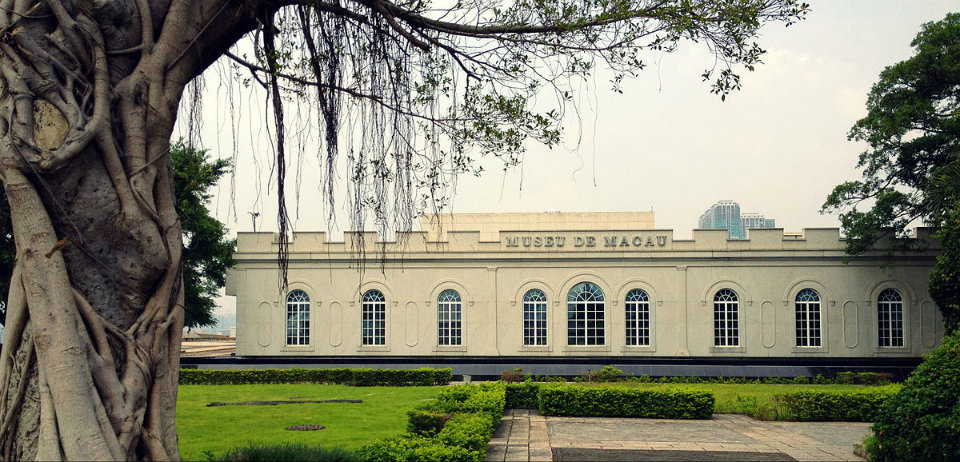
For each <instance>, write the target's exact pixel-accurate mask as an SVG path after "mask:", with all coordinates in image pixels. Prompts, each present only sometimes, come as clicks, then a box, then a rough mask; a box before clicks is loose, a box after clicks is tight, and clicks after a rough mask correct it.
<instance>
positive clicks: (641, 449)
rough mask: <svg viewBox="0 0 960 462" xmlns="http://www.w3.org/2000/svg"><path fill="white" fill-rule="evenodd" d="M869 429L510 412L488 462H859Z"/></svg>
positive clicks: (740, 419) (719, 418)
mask: <svg viewBox="0 0 960 462" xmlns="http://www.w3.org/2000/svg"><path fill="white" fill-rule="evenodd" d="M869 427H870V424H868V423H847V422H763V421H759V420H755V419H753V418H750V417H747V416H741V415H735V414H718V415H715V416H714V418H713V419H710V420H669V419H618V418H602V417H588V418H584V417H552V416H548V417H544V416H541V415H539V413H538V412H537V411H527V410H508V411H507V413H506V415H504V418H503V420H502V421H501V423H500V427H499V428H498V429H497V432H496V433H495V434H494V438H493V439H492V440H491V441H490V444H489V447H488V452H487V458H486V460H488V461H550V460H566V461H586V460H650V461H673V460H690V461H724V460H728V461H740V460H746V461H757V462H759V461H771V462H774V461H793V460H796V461H862V460H864V459H861V458H860V457H857V456H856V455H854V454H853V445H854V444H855V443H858V442H860V440H862V439H863V437H864V436H865V435H866V434H867V432H868V430H869Z"/></svg>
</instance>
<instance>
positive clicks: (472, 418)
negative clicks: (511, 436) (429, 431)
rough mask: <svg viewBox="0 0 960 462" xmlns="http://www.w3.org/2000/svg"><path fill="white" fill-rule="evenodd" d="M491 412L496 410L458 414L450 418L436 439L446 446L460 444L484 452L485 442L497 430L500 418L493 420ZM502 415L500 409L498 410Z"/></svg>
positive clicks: (474, 450)
mask: <svg viewBox="0 0 960 462" xmlns="http://www.w3.org/2000/svg"><path fill="white" fill-rule="evenodd" d="M491 414H493V415H496V414H497V412H496V410H491V412H484V413H477V414H459V415H457V416H454V417H453V418H451V419H450V420H449V421H448V422H447V424H446V425H444V426H443V429H442V430H440V432H439V433H437V440H439V441H442V442H443V444H445V445H447V446H460V447H462V448H466V449H468V450H470V451H473V452H478V453H484V454H485V453H486V452H487V442H488V441H490V437H491V436H492V435H493V432H495V431H496V430H497V425H499V423H500V419H499V418H498V419H496V420H494V419H493V417H491ZM500 414H501V415H502V411H501V412H500Z"/></svg>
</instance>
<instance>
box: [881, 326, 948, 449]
mask: <svg viewBox="0 0 960 462" xmlns="http://www.w3.org/2000/svg"><path fill="white" fill-rule="evenodd" d="M874 422H875V423H874V425H873V434H874V435H875V438H874V441H872V442H870V441H868V442H867V443H871V444H865V446H866V447H867V452H868V453H869V454H870V456H871V457H870V459H871V460H876V461H898V460H909V461H947V460H953V461H957V460H960V331H958V332H954V333H953V334H951V335H947V336H946V337H944V339H943V345H941V346H940V347H939V348H937V350H936V351H935V352H933V353H932V354H931V355H929V356H927V357H926V358H925V359H924V360H923V362H922V363H920V365H919V366H918V367H917V368H916V370H914V371H913V373H912V374H910V377H909V378H907V380H906V382H904V384H903V389H901V390H900V393H898V394H897V395H895V396H893V397H891V398H890V399H889V400H887V401H886V402H885V403H884V404H883V407H882V408H881V409H880V412H878V413H877V418H876V420H874Z"/></svg>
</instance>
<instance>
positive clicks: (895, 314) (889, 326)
mask: <svg viewBox="0 0 960 462" xmlns="http://www.w3.org/2000/svg"><path fill="white" fill-rule="evenodd" d="M877 337H878V338H879V340H880V346H882V347H902V346H903V296H901V295H900V292H899V291H897V290H896V289H884V291H883V292H880V296H879V297H877Z"/></svg>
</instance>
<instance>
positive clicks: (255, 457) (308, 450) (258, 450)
mask: <svg viewBox="0 0 960 462" xmlns="http://www.w3.org/2000/svg"><path fill="white" fill-rule="evenodd" d="M208 459H209V460H218V461H219V460H222V461H227V462H253V461H261V460H270V461H277V462H285V461H290V462H296V461H308V462H360V461H362V460H363V459H361V458H360V456H358V455H357V454H355V453H353V452H350V451H348V450H346V449H342V448H323V447H320V446H308V445H306V444H303V443H286V444H250V445H248V446H244V447H240V448H236V449H233V450H231V451H229V452H227V453H226V454H224V455H222V456H220V457H215V456H212V455H210V454H208Z"/></svg>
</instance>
